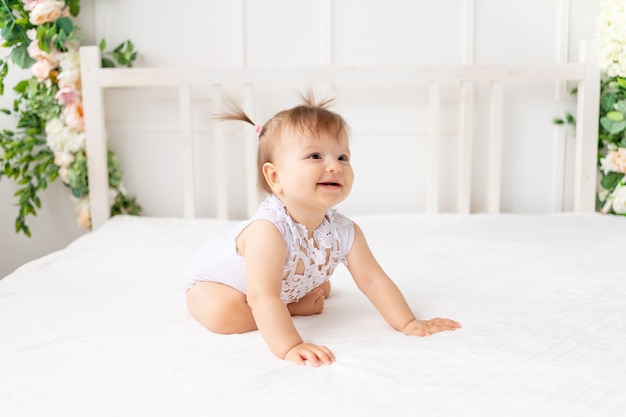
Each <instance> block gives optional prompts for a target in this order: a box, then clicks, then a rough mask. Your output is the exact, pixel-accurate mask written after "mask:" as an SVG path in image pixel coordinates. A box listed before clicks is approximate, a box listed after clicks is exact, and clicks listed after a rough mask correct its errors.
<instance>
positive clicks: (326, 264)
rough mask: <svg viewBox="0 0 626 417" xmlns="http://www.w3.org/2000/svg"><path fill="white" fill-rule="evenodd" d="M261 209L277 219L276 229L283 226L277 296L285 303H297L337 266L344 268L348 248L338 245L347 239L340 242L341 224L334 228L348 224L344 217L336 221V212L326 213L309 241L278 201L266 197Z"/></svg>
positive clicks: (299, 225)
mask: <svg viewBox="0 0 626 417" xmlns="http://www.w3.org/2000/svg"><path fill="white" fill-rule="evenodd" d="M263 205H266V208H270V209H271V210H272V211H275V213H276V214H277V215H278V217H279V222H277V226H279V225H280V224H282V225H284V226H286V229H285V230H282V232H283V234H284V236H285V242H286V244H287V259H286V261H285V268H284V270H283V283H282V292H281V295H280V298H281V299H282V300H283V301H284V302H285V303H291V302H294V301H297V300H299V299H300V298H302V297H304V296H305V295H306V294H308V293H309V292H310V291H311V290H312V289H313V288H315V287H318V286H319V285H321V284H322V283H324V282H326V281H327V280H328V279H329V277H330V275H331V274H332V273H333V271H334V270H335V268H336V267H337V265H338V264H339V263H340V262H342V263H346V264H347V261H346V259H345V253H347V250H348V248H342V247H341V245H340V242H341V241H342V240H343V241H344V242H346V241H347V240H348V239H345V238H344V239H341V236H340V234H339V233H340V232H339V230H340V227H338V226H340V224H337V223H338V222H339V223H343V222H345V221H347V219H345V217H343V216H341V217H340V218H339V217H338V216H337V213H336V212H335V210H332V209H331V210H328V212H327V213H326V216H325V218H324V221H323V222H322V224H320V225H319V226H318V227H317V229H315V230H314V231H313V237H312V238H311V239H309V238H308V231H307V229H306V227H305V226H304V225H302V224H299V223H296V222H295V221H294V220H293V219H292V218H291V216H290V215H289V213H287V211H286V210H285V207H284V205H283V203H282V202H281V201H280V200H279V199H278V198H277V197H275V196H270V197H268V198H267V199H266V200H265V202H264V203H263ZM341 226H345V224H341ZM279 228H280V227H279ZM297 272H301V273H297Z"/></svg>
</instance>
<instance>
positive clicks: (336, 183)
mask: <svg viewBox="0 0 626 417" xmlns="http://www.w3.org/2000/svg"><path fill="white" fill-rule="evenodd" d="M319 185H325V186H327V187H339V186H340V185H341V184H339V183H338V182H320V183H319Z"/></svg>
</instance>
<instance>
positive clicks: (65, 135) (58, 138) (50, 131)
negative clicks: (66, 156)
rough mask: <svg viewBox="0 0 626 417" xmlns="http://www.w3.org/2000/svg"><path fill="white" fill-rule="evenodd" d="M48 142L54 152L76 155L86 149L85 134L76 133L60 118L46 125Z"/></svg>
mask: <svg viewBox="0 0 626 417" xmlns="http://www.w3.org/2000/svg"><path fill="white" fill-rule="evenodd" d="M46 141H47V143H48V146H49V147H50V149H52V151H53V152H61V153H62V152H71V153H76V152H78V151H80V150H82V149H84V147H85V134H84V132H75V131H73V130H72V129H70V128H69V127H68V126H66V125H65V124H64V123H63V121H62V120H61V119H59V118H54V119H52V120H49V121H48V122H47V123H46Z"/></svg>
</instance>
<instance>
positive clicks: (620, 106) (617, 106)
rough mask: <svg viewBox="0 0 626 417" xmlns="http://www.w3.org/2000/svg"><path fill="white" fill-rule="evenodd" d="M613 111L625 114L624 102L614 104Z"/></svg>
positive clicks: (625, 105) (625, 104)
mask: <svg viewBox="0 0 626 417" xmlns="http://www.w3.org/2000/svg"><path fill="white" fill-rule="evenodd" d="M615 109H616V110H617V111H619V112H622V113H626V100H620V101H618V102H617V103H616V104H615Z"/></svg>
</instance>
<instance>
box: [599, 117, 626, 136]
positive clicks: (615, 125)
mask: <svg viewBox="0 0 626 417" xmlns="http://www.w3.org/2000/svg"><path fill="white" fill-rule="evenodd" d="M600 125H602V127H603V128H604V129H606V130H607V131H608V132H609V133H610V134H612V135H615V134H617V133H620V132H621V131H623V130H624V129H626V121H621V122H614V121H613V120H611V119H609V118H608V117H606V116H604V117H601V118H600Z"/></svg>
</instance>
